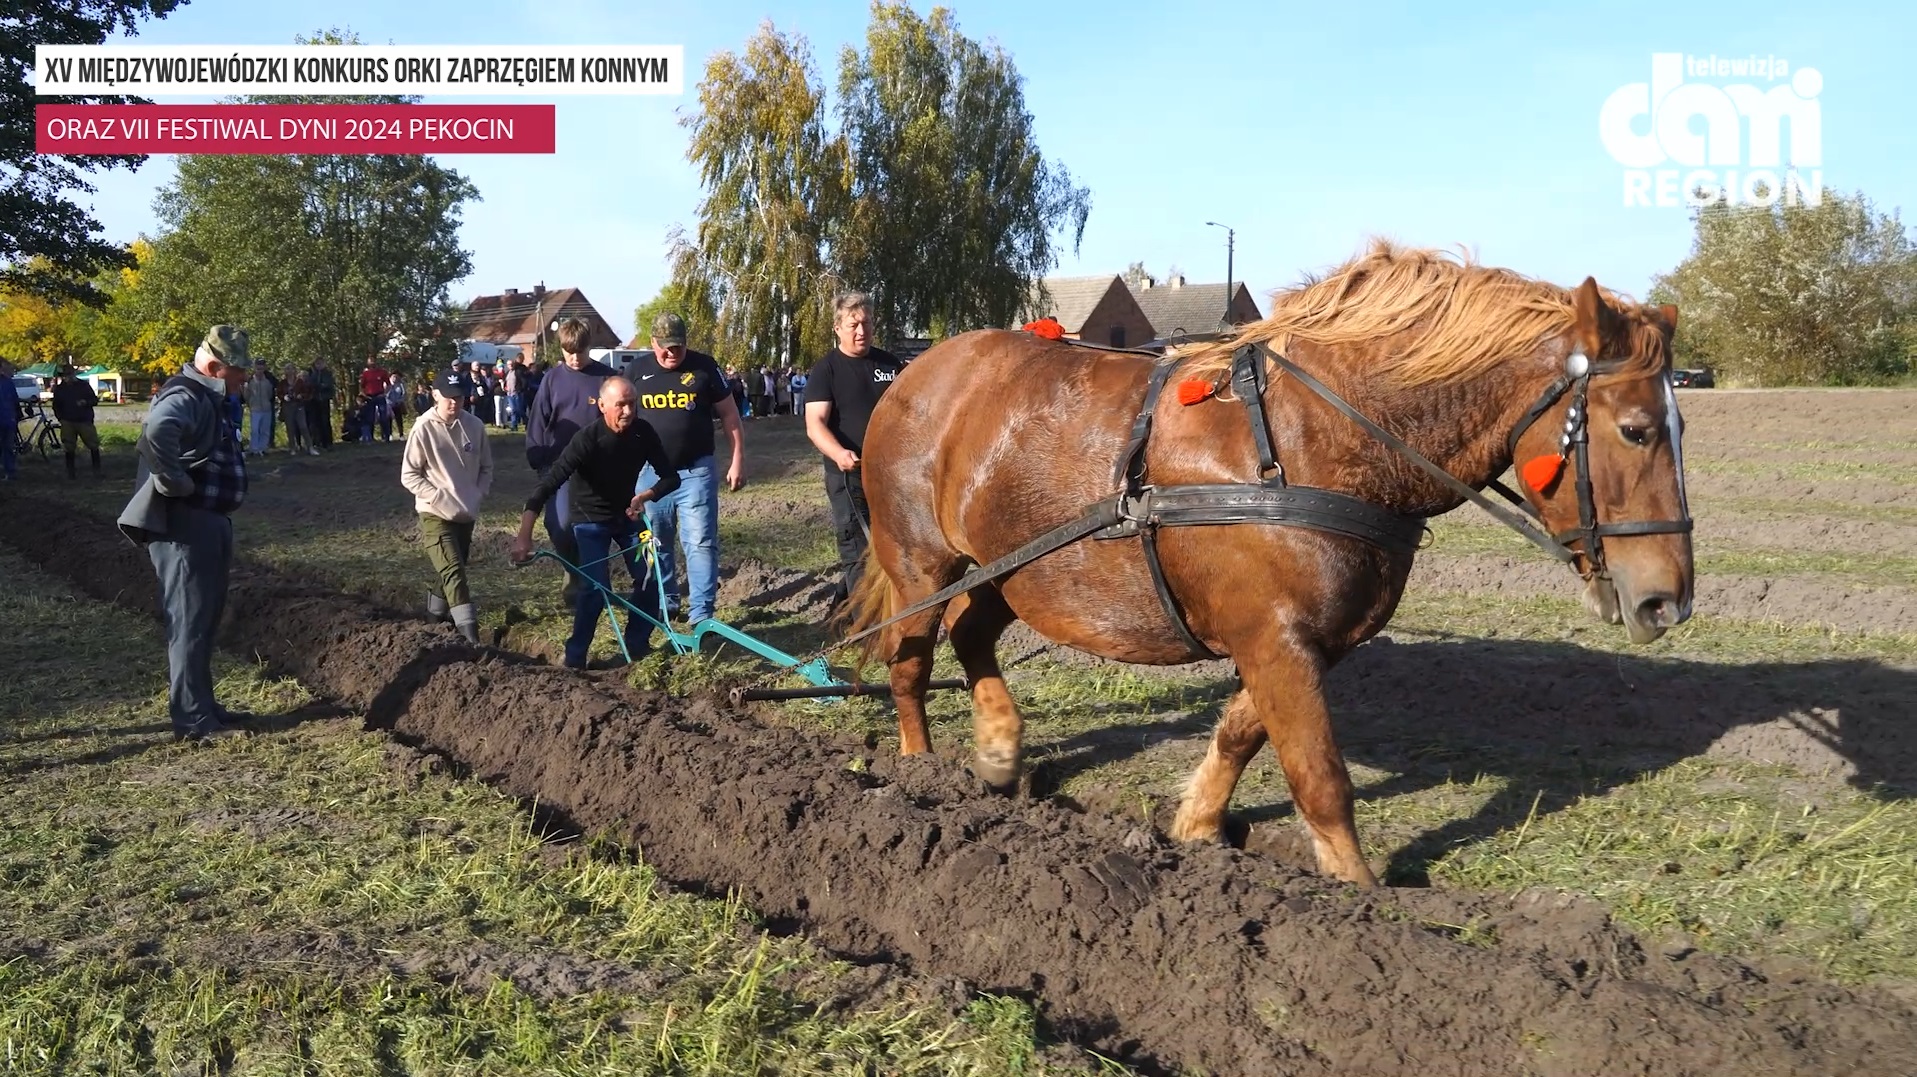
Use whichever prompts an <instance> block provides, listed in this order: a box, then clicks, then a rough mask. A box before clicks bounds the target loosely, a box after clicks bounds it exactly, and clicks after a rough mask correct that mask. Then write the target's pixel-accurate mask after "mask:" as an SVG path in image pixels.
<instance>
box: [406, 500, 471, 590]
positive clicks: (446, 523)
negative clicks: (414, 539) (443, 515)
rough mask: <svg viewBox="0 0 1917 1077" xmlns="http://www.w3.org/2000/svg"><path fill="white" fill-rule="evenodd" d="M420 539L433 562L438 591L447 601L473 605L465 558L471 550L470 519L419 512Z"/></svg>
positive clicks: (429, 559)
mask: <svg viewBox="0 0 1917 1077" xmlns="http://www.w3.org/2000/svg"><path fill="white" fill-rule="evenodd" d="M419 541H420V542H421V543H423V544H424V545H425V547H426V560H428V561H431V562H432V563H433V573H434V575H436V576H438V577H439V593H440V594H442V595H444V596H445V598H446V604H447V605H448V606H470V605H472V601H473V593H472V590H471V589H470V588H469V587H467V585H466V559H467V558H468V557H470V556H471V555H472V550H473V522H472V521H471V520H468V521H466V522H465V523H454V522H453V521H451V520H442V519H440V518H439V517H437V516H429V515H427V514H426V513H423V512H422V513H420V514H419Z"/></svg>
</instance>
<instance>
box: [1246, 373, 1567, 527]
mask: <svg viewBox="0 0 1917 1077" xmlns="http://www.w3.org/2000/svg"><path fill="white" fill-rule="evenodd" d="M1252 346H1253V347H1255V348H1257V349H1258V350H1259V351H1261V352H1264V354H1265V355H1266V356H1268V357H1269V358H1270V359H1271V360H1272V361H1273V362H1275V363H1277V364H1278V365H1279V366H1280V367H1283V368H1284V369H1285V371H1286V372H1287V373H1289V374H1290V375H1291V376H1292V377H1294V378H1297V379H1298V381H1299V383H1300V384H1302V385H1303V386H1304V387H1305V388H1307V389H1310V390H1311V391H1312V392H1314V393H1317V394H1318V395H1319V396H1321V397H1323V398H1324V399H1325V401H1326V402H1327V403H1329V404H1330V405H1331V406H1332V407H1334V408H1337V409H1338V410H1339V411H1340V412H1342V413H1344V415H1345V417H1346V418H1348V419H1350V420H1351V421H1352V422H1354V423H1357V424H1358V425H1359V426H1361V427H1363V428H1364V429H1365V430H1366V431H1367V432H1369V433H1370V434H1371V436H1372V437H1375V438H1377V439H1378V440H1379V441H1382V442H1384V443H1385V444H1386V445H1388V446H1390V447H1391V448H1393V449H1395V450H1397V452H1398V453H1399V455H1401V456H1403V457H1404V458H1405V459H1407V460H1409V461H1411V462H1412V463H1414V464H1416V465H1418V467H1419V468H1420V469H1422V470H1423V471H1424V472H1425V473H1426V474H1428V475H1430V476H1431V477H1432V478H1434V479H1437V480H1438V481H1439V482H1442V483H1444V484H1445V485H1446V486H1447V487H1449V488H1450V489H1451V490H1452V491H1453V492H1454V493H1457V494H1458V495H1459V496H1461V497H1463V498H1465V499H1466V500H1468V501H1471V502H1473V503H1474V504H1476V505H1477V506H1478V507H1479V508H1481V509H1483V510H1484V511H1486V512H1488V513H1490V514H1491V515H1492V516H1495V517H1496V518H1497V519H1498V520H1499V521H1501V522H1503V523H1504V525H1505V526H1507V527H1509V528H1511V529H1512V530H1513V531H1516V532H1517V533H1518V534H1520V535H1523V536H1524V537H1525V538H1527V539H1530V540H1531V541H1532V543H1534V544H1535V545H1536V546H1537V547H1538V548H1539V549H1541V550H1543V551H1544V552H1545V553H1548V554H1550V555H1551V556H1552V557H1555V558H1557V559H1558V560H1560V561H1563V562H1565V563H1566V564H1573V563H1575V562H1576V560H1577V555H1576V554H1574V553H1572V552H1571V550H1570V549H1569V548H1568V547H1566V546H1565V545H1564V544H1563V543H1561V542H1559V541H1558V540H1557V539H1555V538H1552V537H1551V536H1550V535H1547V534H1545V533H1544V532H1543V531H1541V530H1539V529H1538V528H1536V527H1533V526H1532V525H1531V522H1530V520H1529V519H1528V518H1527V517H1525V516H1522V515H1519V514H1518V513H1514V512H1512V511H1511V510H1510V509H1507V508H1505V507H1504V506H1502V505H1499V504H1497V503H1496V502H1493V501H1492V500H1491V499H1490V498H1488V497H1485V496H1484V495H1483V494H1481V493H1479V492H1478V491H1476V490H1473V489H1472V488H1471V487H1469V486H1466V485H1465V484H1464V483H1462V482H1459V481H1458V480H1457V479H1456V478H1453V477H1452V475H1451V473H1450V472H1448V471H1446V470H1445V469H1443V468H1441V467H1439V466H1438V465H1436V464H1434V463H1432V462H1431V461H1429V460H1426V459H1425V458H1424V457H1423V456H1422V455H1420V454H1419V453H1418V451H1417V450H1416V449H1413V448H1412V447H1411V446H1409V445H1406V444H1405V443H1404V442H1403V441H1400V440H1399V439H1398V438H1397V437H1395V436H1393V435H1392V433H1391V432H1390V431H1389V430H1386V429H1385V428H1384V427H1382V426H1379V425H1378V424H1377V423H1374V422H1372V421H1371V420H1370V419H1367V418H1365V417H1364V415H1363V414H1362V413H1360V412H1359V411H1358V409H1357V408H1354V407H1352V406H1351V405H1350V404H1347V403H1345V402H1344V399H1343V398H1341V397H1340V396H1338V394H1336V393H1334V392H1332V391H1331V390H1330V389H1327V388H1325V387H1324V385H1323V384H1322V383H1320V382H1319V381H1318V379H1317V378H1314V377H1312V376H1311V375H1309V374H1307V373H1305V372H1304V371H1303V370H1301V369H1299V367H1298V365H1297V364H1295V363H1293V362H1292V361H1291V360H1289V359H1287V358H1285V357H1284V356H1282V355H1279V354H1277V353H1276V352H1273V351H1271V350H1270V349H1269V348H1266V347H1265V346H1264V345H1263V344H1253V345H1252ZM1584 470H1585V469H1584V468H1579V471H1580V473H1582V472H1583V471H1584Z"/></svg>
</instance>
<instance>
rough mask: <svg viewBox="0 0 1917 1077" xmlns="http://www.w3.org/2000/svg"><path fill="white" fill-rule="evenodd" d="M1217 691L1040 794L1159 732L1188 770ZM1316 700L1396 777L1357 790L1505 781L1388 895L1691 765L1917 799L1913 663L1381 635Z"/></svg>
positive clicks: (1137, 748) (1277, 813)
mask: <svg viewBox="0 0 1917 1077" xmlns="http://www.w3.org/2000/svg"><path fill="white" fill-rule="evenodd" d="M1229 690H1230V685H1229V683H1228V682H1227V683H1226V684H1224V685H1222V686H1221V687H1220V688H1219V689H1218V700H1219V701H1218V702H1217V703H1214V704H1213V705H1212V706H1209V707H1206V708H1203V709H1201V710H1198V711H1195V712H1192V713H1189V714H1179V715H1171V716H1166V717H1164V718H1163V719H1162V720H1155V721H1151V722H1147V723H1145V724H1137V725H1127V726H1123V727H1112V728H1109V729H1100V730H1094V731H1089V732H1086V733H1081V734H1078V735H1076V736H1074V737H1071V738H1068V739H1066V740H1064V741H1061V742H1059V743H1058V744H1057V745H1055V746H1054V748H1055V750H1056V754H1055V755H1051V756H1049V757H1048V758H1047V759H1046V760H1045V762H1044V771H1043V776H1042V779H1040V780H1038V781H1037V783H1036V784H1037V787H1038V788H1039V789H1040V790H1041V791H1043V790H1045V789H1048V788H1049V789H1057V788H1059V787H1061V786H1063V785H1064V784H1065V783H1066V782H1068V781H1069V780H1070V779H1071V778H1073V777H1074V776H1076V775H1079V774H1082V773H1084V772H1086V771H1089V770H1093V769H1095V768H1098V767H1101V766H1105V765H1107V764H1110V763H1114V762H1117V761H1119V760H1123V759H1126V758H1129V757H1131V756H1133V755H1136V754H1138V753H1140V752H1143V751H1145V750H1147V749H1149V748H1150V747H1151V746H1152V745H1154V744H1156V743H1159V742H1161V741H1165V740H1171V739H1181V738H1190V739H1191V740H1192V741H1193V748H1194V752H1193V756H1192V762H1193V763H1194V764H1195V763H1196V755H1197V752H1199V751H1202V746H1203V744H1204V743H1205V741H1206V740H1207V739H1208V738H1209V737H1210V735H1211V731H1212V727H1213V726H1214V725H1215V723H1216V721H1217V717H1218V714H1219V712H1220V708H1221V707H1222V700H1223V698H1224V696H1225V695H1226V694H1228V692H1229ZM1328 696H1329V700H1330V703H1331V710H1332V716H1333V718H1332V721H1333V730H1334V732H1335V734H1336V736H1337V739H1338V743H1339V745H1340V746H1341V747H1342V748H1343V750H1344V752H1345V755H1346V758H1347V759H1349V760H1351V761H1352V762H1354V763H1362V764H1365V765H1367V766H1370V767H1374V768H1377V769H1381V770H1386V771H1389V772H1391V773H1393V774H1394V777H1392V778H1390V779H1388V780H1386V781H1384V782H1382V783H1380V784H1377V785H1373V786H1371V787H1368V788H1364V789H1361V790H1359V793H1358V795H1359V797H1360V798H1363V799H1378V798H1385V797H1393V796H1399V795H1404V794H1411V793H1418V792H1421V791H1424V790H1427V789H1430V788H1432V787H1435V786H1438V785H1442V784H1444V783H1445V782H1447V781H1450V780H1454V779H1455V780H1460V781H1469V780H1470V779H1471V778H1473V777H1475V776H1477V775H1481V774H1482V775H1495V776H1500V777H1504V778H1507V779H1509V781H1508V783H1507V784H1506V786H1505V788H1504V790H1503V791H1502V792H1500V793H1498V794H1496V795H1495V796H1494V797H1493V798H1492V799H1491V800H1490V802H1488V803H1487V804H1485V805H1484V806H1483V808H1481V809H1480V810H1479V811H1478V812H1477V813H1475V814H1474V815H1472V816H1470V817H1469V818H1465V819H1460V820H1456V821H1454V822H1450V823H1446V824H1444V825H1442V826H1439V827H1437V828H1436V829H1433V830H1431V831H1429V832H1427V833H1425V834H1423V835H1421V836H1420V837H1418V838H1417V839H1416V840H1414V841H1413V842H1412V843H1411V844H1410V845H1409V846H1407V847H1406V848H1404V849H1402V850H1401V851H1400V852H1399V853H1398V854H1397V855H1396V856H1394V857H1393V859H1392V861H1391V863H1390V864H1389V865H1388V867H1387V871H1386V874H1387V877H1388V878H1389V879H1390V880H1391V881H1392V882H1395V883H1398V884H1400V885H1417V884H1421V883H1423V882H1425V881H1426V879H1427V873H1428V870H1429V868H1430V866H1431V864H1432V863H1434V862H1435V861H1436V860H1438V859H1439V858H1441V857H1442V856H1444V855H1445V853H1446V852H1447V851H1449V850H1450V849H1452V848H1454V847H1455V846H1457V845H1459V844H1462V843H1469V842H1472V841H1476V840H1479V839H1483V838H1486V837H1489V836H1491V835H1493V834H1495V833H1497V832H1499V831H1501V830H1505V829H1508V828H1511V827H1516V826H1519V825H1522V823H1523V821H1524V819H1525V818H1526V817H1527V816H1529V815H1531V813H1532V812H1533V810H1534V805H1535V811H1536V813H1537V814H1539V815H1545V814H1548V813H1550V812H1554V811H1557V810H1559V809H1562V808H1565V807H1568V806H1570V805H1571V804H1573V803H1575V802H1576V801H1577V800H1578V799H1579V798H1581V797H1584V796H1589V795H1594V794H1600V793H1603V792H1605V791H1607V790H1609V789H1611V788H1614V787H1616V786H1619V785H1623V784H1626V783H1629V782H1631V781H1634V780H1636V779H1638V778H1640V777H1643V776H1645V775H1648V774H1653V773H1656V772H1658V771H1661V770H1663V769H1665V768H1667V767H1669V766H1671V765H1673V764H1675V763H1678V762H1680V761H1682V760H1685V759H1689V758H1692V757H1696V756H1706V755H1708V756H1714V757H1719V758H1726V759H1737V760H1745V761H1750V762H1757V763H1773V764H1782V765H1786V766H1789V767H1792V768H1794V769H1796V770H1798V771H1800V772H1803V773H1805V774H1809V775H1826V776H1830V777H1835V778H1841V779H1842V780H1844V781H1846V782H1848V783H1849V784H1850V785H1852V786H1854V787H1856V788H1859V789H1863V790H1866V791H1869V792H1872V793H1874V794H1875V795H1877V796H1881V797H1886V798H1905V797H1910V796H1912V795H1917V671H1912V670H1908V669H1899V668H1895V667H1891V666H1887V665H1884V664H1882V663H1879V662H1876V661H1870V660H1857V659H1839V660H1831V661H1823V662H1808V663H1783V662H1779V663H1750V664H1743V665H1729V664H1718V663H1707V662H1687V661H1673V660H1670V659H1662V658H1638V657H1628V656H1622V655H1616V654H1609V653H1603V652H1597V651H1591V650H1586V649H1584V648H1581V647H1577V646H1573V645H1570V644H1564V643H1542V642H1529V641H1511V640H1460V641H1442V642H1416V643H1404V642H1397V641H1394V640H1391V639H1379V640H1376V641H1373V642H1372V643H1370V644H1368V645H1366V646H1364V647H1361V648H1360V649H1359V650H1358V651H1357V652H1355V653H1354V654H1352V656H1351V657H1350V658H1348V659H1346V660H1345V662H1343V663H1342V664H1341V665H1339V666H1338V667H1337V668H1336V669H1335V670H1333V672H1332V675H1331V676H1330V678H1329V683H1328ZM1266 758H1269V757H1266ZM1035 777H1036V776H1035ZM1167 791H1168V792H1169V791H1170V790H1167ZM1241 803H1242V802H1241ZM1236 814H1237V815H1238V817H1239V818H1240V820H1242V821H1243V822H1249V823H1252V824H1257V823H1265V822H1270V821H1272V820H1274V819H1279V818H1283V817H1285V816H1288V815H1290V814H1291V805H1290V804H1289V803H1288V802H1280V803H1277V804H1262V805H1259V804H1245V805H1243V806H1242V807H1241V808H1240V810H1239V811H1238V812H1237V813H1236ZM1261 829H1263V830H1264V831H1265V832H1267V833H1273V834H1274V835H1277V834H1278V833H1279V832H1278V831H1277V830H1276V828H1261ZM1274 840H1277V841H1278V842H1279V843H1280V847H1279V848H1277V849H1274V850H1272V851H1274V852H1280V853H1282V852H1283V851H1284V849H1285V848H1288V847H1289V843H1290V839H1289V836H1277V837H1275V838H1274Z"/></svg>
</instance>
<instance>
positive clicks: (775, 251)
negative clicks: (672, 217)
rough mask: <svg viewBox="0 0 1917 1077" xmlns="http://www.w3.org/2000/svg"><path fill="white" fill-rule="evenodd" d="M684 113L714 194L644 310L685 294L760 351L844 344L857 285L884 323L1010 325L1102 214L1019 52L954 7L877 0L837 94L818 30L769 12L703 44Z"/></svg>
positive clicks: (720, 339) (673, 244) (800, 355)
mask: <svg viewBox="0 0 1917 1077" xmlns="http://www.w3.org/2000/svg"><path fill="white" fill-rule="evenodd" d="M835 121H836V122H835ZM681 122H682V124H683V125H684V126H685V127H686V128H687V129H688V131H689V132H690V135H691V139H690V147H689V149H688V150H687V158H688V160H689V161H690V162H691V163H692V165H693V167H694V168H695V169H696V170H697V171H698V173H699V177H700V180H701V182H702V184H703V186H704V188H705V196H704V198H703V199H702V200H701V202H700V204H699V207H698V218H697V222H696V224H695V225H694V227H693V228H692V229H691V230H690V231H687V230H685V229H683V228H681V229H675V230H674V232H673V234H672V235H671V236H670V237H669V239H670V248H671V251H672V276H671V281H670V283H668V284H667V286H666V287H665V289H663V290H662V292H661V294H660V295H659V296H658V297H656V298H655V299H654V300H653V301H651V302H649V303H648V304H646V305H645V306H643V307H641V308H640V310H639V311H638V312H637V313H636V316H637V317H638V318H639V325H640V327H641V329H642V330H643V329H644V327H645V326H646V325H647V324H649V320H650V319H649V318H648V317H647V315H648V314H649V313H650V312H652V311H654V310H657V309H659V308H661V307H673V308H675V309H678V310H680V311H681V312H682V313H683V314H684V315H685V316H686V318H687V321H688V323H689V324H690V326H691V328H692V329H693V331H694V332H695V333H699V334H700V335H701V336H702V338H703V339H706V340H708V341H709V342H710V343H711V344H712V345H713V346H714V347H716V348H718V349H720V350H723V351H724V352H725V353H726V354H727V355H728V356H736V357H737V358H738V359H739V360H741V361H742V362H745V363H750V364H754V365H784V364H786V363H793V364H803V363H806V362H809V361H810V360H811V359H812V358H816V357H817V356H818V355H819V354H820V353H821V352H823V351H824V350H825V349H826V348H828V347H830V346H831V342H832V336H831V309H832V307H831V304H832V298H833V296H834V294H835V293H837V292H840V291H845V290H859V291H864V292H867V293H869V294H870V295H871V296H872V297H873V302H874V308H875V309H874V311H873V315H874V322H875V330H876V331H877V333H878V334H879V335H880V336H881V338H896V337H898V336H903V335H912V334H919V333H924V334H928V335H931V336H935V337H942V336H947V335H950V334H952V333H955V332H960V331H963V330H966V329H972V328H978V327H982V326H993V325H1001V326H1002V325H1007V324H1011V323H1012V322H1013V321H1014V319H1016V318H1017V317H1019V315H1020V314H1021V312H1022V311H1024V309H1025V308H1026V306H1027V305H1028V304H1029V303H1030V301H1031V296H1032V289H1033V287H1034V286H1035V285H1037V283H1038V282H1039V281H1040V280H1041V279H1042V278H1043V277H1044V275H1045V273H1046V272H1047V271H1048V270H1049V269H1050V268H1051V267H1052V266H1054V265H1055V264H1057V261H1058V255H1059V250H1060V241H1061V240H1062V239H1066V238H1068V239H1069V242H1070V244H1071V247H1072V249H1073V250H1074V251H1075V250H1076V249H1077V246H1078V243H1079V241H1080V239H1081V238H1082V236H1083V234H1084V229H1085V221H1086V218H1087V217H1088V215H1089V214H1090V212H1091V194H1090V192H1089V191H1088V190H1086V189H1085V188H1083V187H1078V186H1074V185H1073V183H1072V179H1071V176H1070V173H1069V172H1068V171H1067V170H1066V169H1065V168H1063V167H1062V166H1060V165H1058V164H1057V163H1055V162H1050V161H1047V160H1046V159H1045V157H1044V155H1043V154H1042V153H1041V152H1040V150H1039V146H1038V141H1037V138H1036V136H1035V135H1034V133H1033V130H1032V116H1031V113H1030V112H1028V111H1027V109H1026V107H1025V96H1024V89H1023V86H1022V80H1021V77H1020V76H1019V73H1018V69H1017V67H1016V65H1014V64H1013V62H1012V58H1011V56H1010V55H1009V54H1007V53H1006V52H1005V51H1004V50H1003V49H1002V48H999V47H998V46H997V45H984V44H980V43H979V42H977V41H974V40H972V39H971V38H969V37H967V36H965V35H964V34H963V33H961V32H960V31H959V28H958V23H957V20H956V18H955V17H954V16H953V14H952V12H951V11H949V10H947V9H945V8H935V9H933V10H932V11H931V13H930V14H928V15H926V16H923V17H921V16H920V15H918V14H917V13H916V12H914V11H913V10H912V8H911V6H910V5H909V4H905V3H888V2H884V0H880V2H875V3H874V4H873V5H872V8H871V18H870V22H869V23H868V25H867V28H866V34H865V41H864V47H863V49H860V48H855V47H852V46H849V45H848V46H846V47H845V48H844V49H842V50H841V51H840V54H839V62H838V83H837V88H836V94H835V95H831V96H829V95H828V92H827V90H826V88H825V86H824V85H823V84H822V83H821V82H820V80H819V79H818V77H817V72H816V71H815V69H814V66H813V62H812V58H811V50H810V46H809V45H808V44H807V42H806V40H805V38H804V37H803V36H802V35H798V34H787V33H781V32H780V31H779V30H778V29H777V28H776V27H774V26H773V25H772V24H771V23H770V22H767V23H764V24H762V25H761V26H760V28H759V31H758V33H756V34H755V35H754V36H753V37H752V38H751V39H750V40H749V41H747V42H746V45H745V48H744V49H743V50H742V51H741V52H739V53H732V52H721V53H719V54H717V55H715V56H714V57H712V59H711V60H710V61H708V63H707V64H706V68H705V73H704V77H703V78H702V79H701V81H700V82H699V85H698V109H697V110H696V111H695V112H693V113H691V114H690V115H688V116H686V117H685V118H684V119H683V120H682V121H681Z"/></svg>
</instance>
